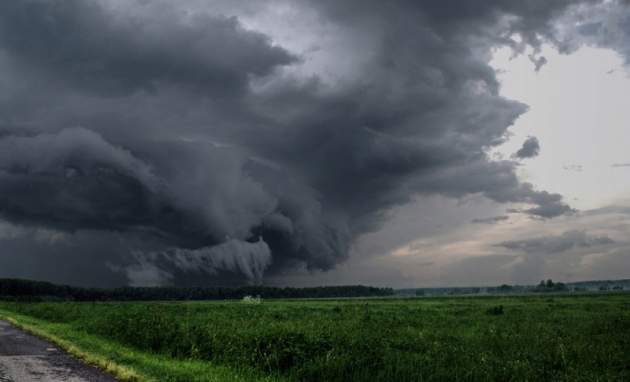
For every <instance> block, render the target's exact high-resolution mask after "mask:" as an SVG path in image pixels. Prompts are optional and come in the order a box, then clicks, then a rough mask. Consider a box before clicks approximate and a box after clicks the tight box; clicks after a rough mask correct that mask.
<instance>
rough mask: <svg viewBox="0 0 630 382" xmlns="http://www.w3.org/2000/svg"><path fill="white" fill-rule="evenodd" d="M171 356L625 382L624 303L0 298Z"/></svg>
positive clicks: (348, 374) (311, 371) (367, 372)
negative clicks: (16, 300)
mask: <svg viewBox="0 0 630 382" xmlns="http://www.w3.org/2000/svg"><path fill="white" fill-rule="evenodd" d="M1 307H2V308H4V309H5V310H9V311H12V312H16V313H19V314H23V315H28V316H31V317H35V318H37V319H41V320H45V321H47V322H51V323H60V324H66V325H69V327H71V328H73V330H77V331H82V332H85V333H89V334H90V335H96V336H100V337H103V338H107V339H109V340H112V341H115V342H116V343H120V344H121V345H124V346H129V347H132V348H134V349H139V350H142V351H148V352H151V353H154V354H156V355H159V356H160V357H168V358H172V359H179V360H197V361H212V362H213V363H215V364H219V365H225V366H228V367H235V368H243V367H245V368H252V369H254V370H258V371H259V372H262V373H265V374H267V375H275V376H278V377H282V378H283V379H284V378H286V379H289V380H301V381H442V380H471V381H474V380H480V381H481V380H483V381H487V380H490V381H508V380H515V381H526V380H529V381H542V380H564V381H580V380H583V381H587V380H588V381H591V380H602V381H608V380H610V381H613V380H628V379H630V309H629V308H630V298H629V296H628V295H611V296H598V297H588V296H581V297H568V296H567V297H556V298H554V299H553V300H550V299H548V298H546V297H501V298H485V299H484V298H459V299H457V298H448V299H419V300H418V299H416V300H383V301H375V300H345V301H267V300H265V301H263V302H262V303H260V304H243V303H240V302H208V303H33V304H24V303H22V304H2V306H1Z"/></svg>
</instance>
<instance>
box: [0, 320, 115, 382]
mask: <svg viewBox="0 0 630 382" xmlns="http://www.w3.org/2000/svg"><path fill="white" fill-rule="evenodd" d="M31 381H46V382H61V381H63V382H116V379H114V378H113V377H111V376H109V375H107V374H105V373H103V372H102V371H100V370H98V369H97V368H95V367H92V366H88V365H85V364H83V363H81V362H80V361H78V360H77V359H75V358H73V357H72V356H70V355H69V354H67V353H66V352H64V351H63V350H61V349H59V348H58V347H57V346H55V345H53V344H51V343H49V342H46V341H44V340H42V339H40V338H37V337H35V336H33V335H30V334H28V333H25V332H23V331H21V330H19V329H17V328H16V327H14V326H13V325H11V324H9V323H8V322H6V321H1V320H0V382H31Z"/></svg>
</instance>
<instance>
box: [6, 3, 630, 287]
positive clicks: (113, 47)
mask: <svg viewBox="0 0 630 382" xmlns="http://www.w3.org/2000/svg"><path fill="white" fill-rule="evenodd" d="M114 3H115V2H110V1H104V0H103V1H95V0H66V1H61V2H57V1H46V0H19V1H10V2H2V4H0V84H1V87H0V128H1V130H2V132H1V134H0V214H1V215H2V217H3V218H4V219H5V220H7V221H9V222H11V223H13V224H16V225H20V226H25V227H42V228H45V229H47V230H53V231H59V232H63V233H68V234H70V236H72V235H77V234H78V233H80V232H82V231H85V230H89V232H91V234H93V235H98V233H99V232H101V233H102V234H103V235H118V237H120V238H121V240H129V242H130V243H131V244H130V245H129V248H128V253H127V255H126V257H125V256H124V255H120V256H116V257H115V258H112V259H111V261H110V265H109V269H110V270H112V272H114V273H116V272H118V274H123V275H125V276H126V277H127V278H128V281H129V282H131V283H135V284H143V283H175V284H182V283H189V282H190V280H193V279H194V280H197V279H196V278H195V277H199V278H200V280H202V281H200V282H204V283H216V282H224V281H225V280H227V279H230V280H251V281H255V282H260V281H262V280H263V278H264V276H265V275H274V274H276V273H278V272H284V271H287V270H291V269H294V268H300V267H301V268H306V269H311V270H328V269H332V268H334V267H335V266H336V265H337V264H339V263H340V262H343V261H344V260H345V259H347V257H348V252H349V249H350V247H351V246H352V244H353V242H354V241H355V240H356V239H357V237H359V236H360V235H363V234H365V233H367V232H371V231H374V230H377V229H378V228H379V227H381V225H382V224H383V223H384V221H385V220H386V218H387V212H388V211H389V210H391V209H392V208H393V207H395V206H399V205H403V204H405V203H408V202H410V201H411V200H413V198H414V197H416V196H430V195H441V196H445V197H449V198H456V199H457V198H463V197H467V196H470V195H481V196H484V197H485V198H487V199H490V200H492V201H494V202H498V203H517V204H522V205H525V206H523V207H522V208H520V209H519V211H520V212H522V213H524V214H527V215H530V216H532V217H538V218H554V217H557V216H561V215H566V214H571V213H572V212H574V211H573V209H572V208H571V207H570V206H568V205H567V204H566V203H565V202H564V201H563V199H562V196H561V195H559V194H554V193H549V192H546V191H544V190H538V189H537V188H536V187H535V186H534V185H532V184H529V183H523V182H521V181H520V180H519V179H518V177H517V174H516V168H517V166H518V163H517V162H516V161H513V160H493V159H491V158H490V156H489V154H488V152H489V150H490V149H491V148H493V147H495V146H497V145H499V144H501V143H503V142H505V140H506V139H507V137H508V134H507V129H508V128H509V127H510V126H511V125H512V124H513V123H514V121H515V120H516V119H517V118H518V117H519V116H520V115H521V114H523V113H524V112H526V110H527V106H526V105H524V104H522V103H519V102H516V101H513V100H508V99H506V98H504V97H502V96H501V95H500V94H499V83H498V81H497V78H496V76H495V71H494V69H492V67H490V66H489V64H488V61H489V59H490V57H491V54H492V50H493V49H494V48H496V47H499V46H509V47H511V48H512V49H513V50H514V52H515V54H519V53H523V52H524V49H525V47H527V46H530V47H533V48H534V49H535V50H536V49H539V47H540V45H541V44H542V43H543V42H545V41H547V42H550V43H552V44H556V45H558V46H560V45H562V44H565V43H566V44H568V43H567V42H566V41H569V40H568V37H566V36H559V35H558V33H557V30H556V29H555V27H554V22H556V21H557V20H558V19H560V18H561V17H570V16H566V15H573V14H574V13H575V12H578V11H575V10H574V9H575V8H576V6H577V5H576V3H575V2H574V1H554V2H547V1H524V2H514V1H486V2H483V3H479V4H477V3H475V4H473V3H471V2H460V1H446V2H445V1H423V2H413V1H393V2H386V3H385V2H381V1H343V2H338V1H298V2H291V3H290V4H291V6H293V7H294V8H295V9H296V12H297V13H298V14H299V13H300V12H304V13H308V12H311V13H315V14H316V15H317V18H316V19H317V20H318V23H319V24H318V26H317V27H318V28H323V29H326V30H329V31H330V30H332V31H334V32H335V33H334V38H333V40H334V41H340V42H339V44H338V45H336V44H333V43H330V41H329V40H326V41H322V44H321V46H318V47H316V48H314V49H311V50H303V51H295V50H292V49H291V48H289V47H285V46H282V44H281V42H278V41H274V39H273V38H272V37H271V36H268V35H266V34H265V33H263V32H261V31H257V30H255V28H254V27H251V26H247V25H245V24H244V23H243V22H242V20H241V17H244V16H243V15H247V14H249V13H251V12H256V10H252V9H250V8H251V7H252V5H251V4H250V5H247V4H245V2H242V3H241V2H234V3H233V4H232V5H231V6H230V7H223V8H222V7H220V6H217V7H216V8H212V7H211V8H210V9H208V8H204V7H200V6H198V3H197V2H194V1H191V2H182V4H187V5H189V7H185V6H181V7H178V5H175V4H172V3H168V4H167V3H160V4H161V6H152V5H151V4H147V3H146V2H133V7H134V12H125V6H124V5H123V6H112V4H114ZM584 3H585V4H586V3H591V2H584ZM130 4H131V3H130ZM178 4H179V3H178ZM282 4H284V3H283V2H282V1H278V2H271V3H269V4H268V5H267V6H271V7H273V6H280V5H282ZM285 5H286V4H285ZM129 6H131V5H129ZM261 7H262V6H261ZM239 12H241V13H239ZM248 12H249V13H248ZM571 17H572V16H571ZM313 33H314V32H313ZM592 34H593V33H591V35H592ZM515 35H518V36H520V38H519V39H516V38H515ZM561 37H564V39H561ZM328 38H329V39H330V37H328ZM322 39H323V38H322ZM599 40H600V39H598V41H599ZM327 44H328V45H327ZM619 44H621V43H619ZM339 46H344V47H350V48H349V49H347V50H346V51H345V52H344V53H343V55H340V54H338V52H337V51H336V50H335V49H338V47H339ZM333 53H334V54H333ZM317 55H321V57H323V58H322V59H321V60H323V61H326V62H325V64H326V65H323V64H321V65H320V64H313V62H314V61H315V56H317ZM317 57H320V56H317ZM331 57H332V58H331ZM532 59H533V60H535V62H537V66H538V63H541V62H542V60H543V59H544V58H543V57H537V56H533V58H532ZM341 61H344V62H345V63H343V65H342V62H341ZM317 62H319V61H317ZM318 65H320V66H318ZM348 66H349V67H351V69H352V70H351V72H348V71H346V70H344V69H343V68H347V67H348ZM337 67H339V71H338V72H335V71H334V69H335V68H337ZM331 68H332V71H333V73H334V74H335V75H334V76H333V79H334V80H331V77H330V72H331ZM538 148H539V147H538V141H537V140H536V138H533V137H532V138H530V139H528V140H527V141H526V142H525V144H524V146H523V148H522V149H521V150H519V153H520V154H518V157H519V158H526V157H532V156H535V155H536V154H537V153H538ZM68 240H72V239H71V238H70V239H68ZM504 246H506V248H507V244H506V245H504ZM81 251H82V253H83V256H86V257H89V256H90V251H89V250H85V249H82V250H81ZM15 256H20V255H19V254H16V255H15Z"/></svg>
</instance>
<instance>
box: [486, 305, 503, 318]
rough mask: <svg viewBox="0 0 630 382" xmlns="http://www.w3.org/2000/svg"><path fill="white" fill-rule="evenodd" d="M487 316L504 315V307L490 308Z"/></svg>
mask: <svg viewBox="0 0 630 382" xmlns="http://www.w3.org/2000/svg"><path fill="white" fill-rule="evenodd" d="M486 314H489V315H491V316H500V315H502V314H503V305H498V306H493V307H492V308H488V310H486Z"/></svg>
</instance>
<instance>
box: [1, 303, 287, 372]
mask: <svg viewBox="0 0 630 382" xmlns="http://www.w3.org/2000/svg"><path fill="white" fill-rule="evenodd" d="M0 319H3V320H6V321H8V322H10V323H11V324H13V325H15V326H16V327H18V328H20V329H22V330H24V331H26V332H29V333H31V334H33V335H36V336H38V337H41V338H44V339H46V340H48V341H50V342H52V343H54V344H55V345H57V346H59V347H60V348H62V349H63V350H65V351H67V352H68V353H70V354H71V355H73V356H74V357H76V358H78V359H80V360H82V361H83V362H85V363H87V364H90V365H94V366H96V367H98V368H100V369H102V370H104V371H106V372H107V373H109V374H111V375H113V376H114V377H116V378H117V379H118V380H120V381H125V382H153V381H160V382H161V381H165V382H188V381H190V382H215V381H216V382H219V381H220V382H224V381H225V382H250V381H252V382H253V381H257V382H258V381H260V382H276V381H281V379H280V378H276V377H273V376H269V375H260V374H258V373H255V372H253V371H251V370H235V369H233V368H228V367H225V366H219V365H214V364H212V363H211V362H207V361H200V360H186V359H173V358H171V357H167V356H161V355H157V354H151V353H147V352H142V351H138V350H135V349H133V348H130V347H127V346H123V345H121V344H120V343H117V342H114V341H110V340H107V339H104V338H102V337H100V336H95V335H91V334H88V333H85V332H83V331H80V330H76V329H74V328H72V327H71V325H68V324H63V323H51V322H48V321H44V320H40V319H36V318H32V317H29V316H24V315H20V314H16V313H13V312H8V311H5V310H0Z"/></svg>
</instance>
